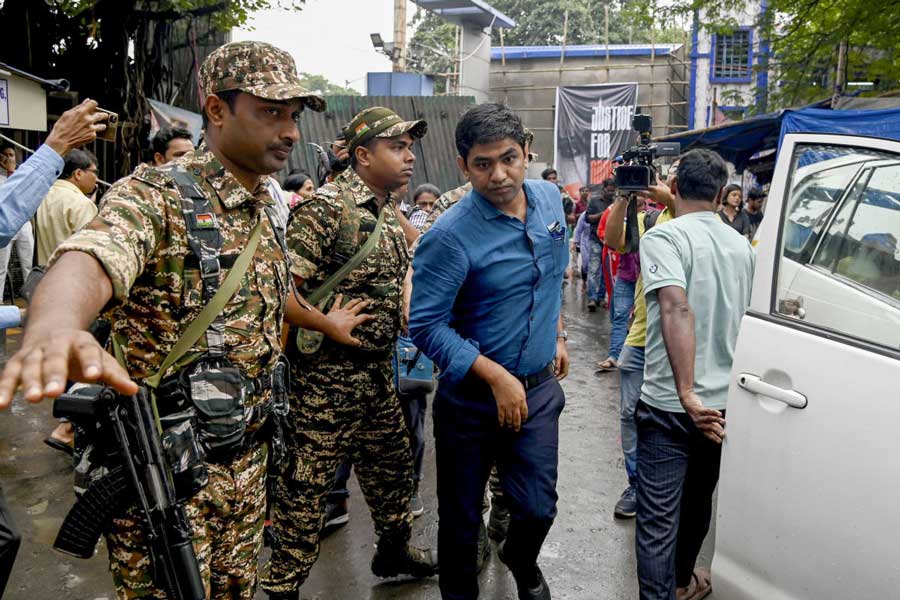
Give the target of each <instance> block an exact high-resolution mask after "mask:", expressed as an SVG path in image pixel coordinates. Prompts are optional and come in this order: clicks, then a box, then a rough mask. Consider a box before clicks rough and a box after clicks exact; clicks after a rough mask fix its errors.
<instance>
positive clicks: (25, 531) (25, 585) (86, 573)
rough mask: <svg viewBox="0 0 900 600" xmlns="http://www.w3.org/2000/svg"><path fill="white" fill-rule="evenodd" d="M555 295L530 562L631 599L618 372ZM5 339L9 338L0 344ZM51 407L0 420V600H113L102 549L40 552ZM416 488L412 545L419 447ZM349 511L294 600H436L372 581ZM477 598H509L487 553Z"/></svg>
mask: <svg viewBox="0 0 900 600" xmlns="http://www.w3.org/2000/svg"><path fill="white" fill-rule="evenodd" d="M564 297H565V305H564V311H565V316H566V323H567V327H568V330H569V335H570V341H569V353H570V357H571V361H572V369H571V374H570V375H569V377H568V379H566V380H565V381H564V382H563V388H564V389H565V391H566V398H567V400H566V408H565V411H564V412H563V415H562V418H561V421H560V429H561V431H560V469H559V471H560V473H559V486H558V491H559V498H560V499H559V516H558V517H557V519H556V523H555V524H554V526H553V529H552V530H551V531H550V535H549V536H548V538H547V541H546V543H545V545H544V549H543V551H542V555H541V559H540V564H541V567H542V569H543V571H544V574H545V576H546V578H547V580H548V582H549V584H550V588H551V590H552V591H553V597H554V598H555V599H557V600H599V599H619V598H636V597H637V583H636V580H635V560H634V522H633V521H617V520H615V519H613V517H612V509H613V506H614V505H615V503H616V500H618V498H619V494H620V493H621V492H622V490H623V489H624V488H625V485H626V478H625V471H624V467H623V464H622V453H621V449H620V446H619V420H618V405H619V385H618V376H617V375H616V374H605V375H600V376H598V375H595V374H594V368H593V366H594V364H595V363H596V361H597V360H599V359H601V358H605V356H606V353H605V352H606V350H607V344H608V332H609V319H608V317H607V315H606V313H605V312H602V311H601V312H597V313H588V312H587V310H586V308H585V301H584V296H583V290H582V285H581V283H580V282H576V283H574V284H572V285H567V286H566V288H565V291H564ZM14 341H15V338H14V337H12V338H11V340H10V343H11V344H13V343H14ZM50 408H51V406H50V403H42V404H39V405H25V404H23V403H20V402H17V403H16V404H15V405H14V406H13V407H12V409H11V410H10V411H9V412H8V413H5V414H0V482H2V486H3V490H4V493H5V494H6V498H7V501H8V503H9V504H10V506H11V507H12V511H13V514H14V516H15V518H16V522H17V524H18V526H19V528H20V529H21V531H22V538H23V539H22V547H21V549H20V550H19V555H18V559H17V561H16V564H15V567H14V569H13V572H12V576H11V580H10V583H9V585H8V587H7V591H6V594H5V595H4V598H9V599H12V600H38V599H44V598H76V599H86V600H100V599H108V600H112V599H114V598H115V594H114V593H113V591H112V584H111V578H110V575H109V573H108V570H107V562H106V549H105V547H102V543H101V548H100V549H99V551H98V554H97V556H95V557H94V558H93V559H90V560H79V559H75V558H70V557H67V556H64V555H61V554H59V553H57V552H55V551H54V550H52V549H51V545H52V542H53V539H54V537H55V535H56V531H57V529H58V528H59V525H60V523H61V522H62V519H63V516H64V515H65V512H66V511H67V510H68V508H69V506H70V504H71V503H72V501H73V493H72V479H71V468H70V465H69V462H68V459H67V458H66V457H65V456H64V455H62V454H61V453H59V452H56V451H53V450H51V449H49V448H47V447H46V446H44V444H42V443H41V440H42V439H43V438H44V436H46V435H47V434H48V433H49V432H50V430H51V429H52V428H53V421H52V419H51V416H50ZM428 427H429V429H430V427H431V424H430V420H429V423H428ZM421 491H422V496H423V500H424V501H425V505H426V512H425V514H424V515H423V516H422V517H420V518H419V519H417V520H416V522H415V526H414V542H415V543H417V544H420V545H426V546H427V545H436V543H437V541H436V539H437V515H436V500H435V481H434V455H433V446H432V444H431V442H430V440H429V443H428V447H427V455H426V467H425V474H424V480H423V482H422V490H421ZM350 513H351V520H350V523H349V524H348V525H347V526H346V527H344V528H343V529H341V530H339V531H338V532H336V533H334V534H333V535H331V536H330V537H328V538H327V539H325V540H324V542H323V544H322V554H321V557H320V559H319V561H318V563H317V564H316V566H315V567H314V568H313V570H312V573H311V576H310V579H309V581H308V582H307V583H306V585H305V586H304V587H303V593H302V597H303V598H304V600H313V599H315V600H363V599H370V600H388V599H404V600H438V599H439V598H440V594H439V592H438V587H437V580H436V579H429V580H425V581H424V582H409V581H387V582H384V581H381V580H379V579H377V578H376V577H375V576H374V575H372V573H371V571H370V570H369V561H370V560H371V557H372V553H373V550H374V544H375V536H374V532H373V530H372V522H371V519H370V518H369V514H368V509H367V508H366V506H365V503H364V501H363V499H362V496H361V495H360V492H359V488H358V486H357V485H356V481H355V478H353V479H351V501H350ZM709 538H712V534H711V535H710V536H709ZM707 546H709V539H708V540H707ZM709 556H710V553H709V551H708V549H705V551H704V556H702V557H701V560H702V561H703V562H705V563H707V564H708V560H709ZM481 590H482V593H481V597H482V598H485V599H491V600H493V599H497V600H501V599H503V600H505V599H510V600H513V599H515V597H516V594H515V583H514V581H513V579H512V576H511V575H509V573H508V571H507V569H506V568H505V567H504V566H503V564H502V563H500V561H499V560H498V559H497V557H496V553H494V554H493V555H492V557H491V559H490V562H489V564H488V565H487V567H486V568H485V570H484V572H483V573H482V575H481ZM257 597H258V598H260V599H264V598H265V597H266V596H265V595H264V594H262V593H259V594H258V595H257Z"/></svg>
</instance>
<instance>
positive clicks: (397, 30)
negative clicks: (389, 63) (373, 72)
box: [394, 0, 406, 73]
mask: <svg viewBox="0 0 900 600" xmlns="http://www.w3.org/2000/svg"><path fill="white" fill-rule="evenodd" d="M394 47H395V48H397V50H398V51H399V54H400V55H399V57H398V58H397V60H395V61H394V72H395V73H403V72H405V71H406V0H394Z"/></svg>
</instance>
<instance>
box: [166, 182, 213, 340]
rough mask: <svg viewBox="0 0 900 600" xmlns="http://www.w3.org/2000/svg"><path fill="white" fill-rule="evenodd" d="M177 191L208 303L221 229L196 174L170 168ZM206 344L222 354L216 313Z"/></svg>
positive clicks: (204, 299)
mask: <svg viewBox="0 0 900 600" xmlns="http://www.w3.org/2000/svg"><path fill="white" fill-rule="evenodd" d="M170 174H171V175H172V178H173V179H174V180H175V185H176V186H177V187H178V191H179V193H180V194H181V210H182V212H183V213H184V222H185V226H186V230H185V233H186V235H187V241H188V246H190V248H191V252H193V253H194V256H196V257H197V261H198V263H199V265H200V278H201V282H202V286H203V301H204V302H209V301H210V300H211V299H212V298H213V297H214V296H215V295H216V292H217V291H219V285H220V283H221V282H220V274H221V272H222V265H221V264H220V262H219V253H220V251H221V250H222V232H221V230H220V228H219V219H218V217H217V216H216V211H215V209H214V207H213V205H212V202H210V200H209V198H208V197H207V196H206V194H204V193H203V189H202V188H201V187H200V186H201V182H200V179H199V176H197V175H194V174H193V173H192V172H188V171H186V170H184V169H179V168H175V169H172V170H171V171H170ZM206 345H207V352H208V354H209V356H211V357H213V358H222V357H224V356H225V318H224V316H223V315H222V314H221V313H220V314H218V315H217V316H216V318H215V319H213V322H212V323H211V324H210V325H209V327H208V328H207V329H206Z"/></svg>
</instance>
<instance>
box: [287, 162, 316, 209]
mask: <svg viewBox="0 0 900 600" xmlns="http://www.w3.org/2000/svg"><path fill="white" fill-rule="evenodd" d="M281 188H282V189H283V190H284V191H286V192H290V194H291V201H290V205H291V208H294V207H295V206H297V203H298V202H300V201H301V200H309V199H310V198H312V197H313V194H315V193H316V184H315V182H314V181H313V180H312V177H310V176H309V173H306V172H305V171H294V172H293V173H291V174H290V175H288V176H287V177H286V178H285V180H284V185H282V186H281Z"/></svg>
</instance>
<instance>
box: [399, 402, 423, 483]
mask: <svg viewBox="0 0 900 600" xmlns="http://www.w3.org/2000/svg"><path fill="white" fill-rule="evenodd" d="M398 397H399V398H400V408H402V409H403V420H404V421H406V428H407V429H408V430H409V446H410V450H412V457H413V481H414V482H415V484H416V486H417V487H418V485H419V480H420V479H422V463H423V461H424V460H425V411H426V410H427V409H428V395H427V394H398Z"/></svg>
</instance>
